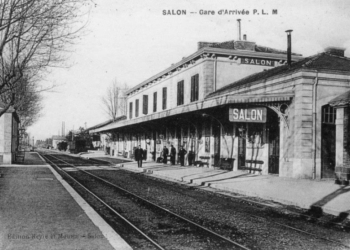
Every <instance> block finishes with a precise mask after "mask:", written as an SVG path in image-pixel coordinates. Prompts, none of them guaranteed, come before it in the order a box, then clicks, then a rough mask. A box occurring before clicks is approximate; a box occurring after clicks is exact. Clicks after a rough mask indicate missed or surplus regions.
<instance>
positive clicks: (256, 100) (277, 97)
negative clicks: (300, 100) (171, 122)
mask: <svg viewBox="0 0 350 250" xmlns="http://www.w3.org/2000/svg"><path fill="white" fill-rule="evenodd" d="M293 97H294V93H293V92H284V93H274V94H263V95H232V94H226V95H221V96H216V97H214V98H210V99H205V100H203V101H199V102H194V103H190V104H187V105H181V106H180V107H176V108H173V109H171V110H165V111H163V112H158V113H155V114H150V115H147V116H143V117H139V118H134V119H129V120H123V121H118V122H114V123H111V124H108V125H106V126H103V127H100V128H97V129H92V130H90V131H89V132H90V133H97V132H106V131H110V130H113V129H117V128H121V127H126V126H129V125H135V124H140V123H143V122H147V121H153V120H157V119H162V118H166V117H170V116H175V115H180V114H185V113H190V112H195V111H201V110H205V109H209V108H214V107H218V106H222V105H227V104H233V105H234V104H237V105H242V104H249V105H254V104H256V105H264V104H267V103H274V102H286V101H287V102H289V101H290V100H291V99H292V98H293Z"/></svg>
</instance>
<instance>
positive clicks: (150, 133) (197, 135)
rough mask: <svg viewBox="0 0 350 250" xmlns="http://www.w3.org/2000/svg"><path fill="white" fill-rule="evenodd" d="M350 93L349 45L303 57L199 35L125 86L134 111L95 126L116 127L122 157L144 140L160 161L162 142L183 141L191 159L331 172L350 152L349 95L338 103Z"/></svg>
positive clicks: (313, 174) (281, 172) (287, 172)
mask: <svg viewBox="0 0 350 250" xmlns="http://www.w3.org/2000/svg"><path fill="white" fill-rule="evenodd" d="M288 51H289V52H290V49H288ZM348 90H350V59H349V58H346V57H345V56H344V49H342V48H335V47H329V48H327V49H325V51H324V52H322V53H319V54H316V55H314V56H311V57H307V58H303V57H302V56H301V55H298V54H293V53H287V52H286V51H279V50H275V49H272V48H269V47H263V46H259V45H257V44H256V43H255V42H251V41H247V40H246V39H243V40H240V39H239V40H237V41H228V42H223V43H207V42H199V43H198V50H197V51H196V52H195V53H193V54H192V55H190V56H188V57H186V58H184V59H183V60H181V61H180V62H178V63H176V64H174V65H172V66H171V67H169V68H167V69H165V70H164V71H162V72H160V73H158V74H157V75H155V76H153V77H151V78H149V79H147V80H145V81H143V82H142V83H140V84H138V85H137V86H135V87H133V88H132V89H130V90H129V91H128V92H127V96H126V98H127V116H126V117H124V118H123V119H119V120H118V121H117V122H112V123H110V124H108V125H106V126H103V127H99V128H96V129H92V130H90V133H93V134H94V133H101V134H109V135H110V136H111V137H112V138H113V139H112V141H111V143H110V147H111V148H113V152H114V155H115V156H124V157H127V158H132V157H133V149H134V147H136V146H137V145H141V147H142V148H143V149H145V150H146V152H147V155H146V158H147V160H153V161H156V159H157V158H158V157H160V156H161V152H162V149H163V147H164V146H166V147H168V148H170V146H171V145H173V146H174V147H175V148H176V150H177V152H178V151H179V147H180V146H184V148H185V149H186V151H187V155H186V164H188V165H197V166H203V167H209V168H221V169H228V170H233V171H239V170H242V171H249V172H251V173H257V174H263V175H267V174H274V175H278V176H281V177H292V178H310V179H311V178H315V179H320V178H333V177H334V172H335V168H336V165H337V164H338V165H339V164H343V163H344V159H345V158H346V157H347V158H346V159H347V161H349V159H350V156H349V155H350V154H348V151H347V150H348V148H347V143H348V141H350V140H348V139H347V137H346V136H345V134H346V133H347V127H348V125H347V124H349V122H348V115H347V114H348V113H349V108H348V106H349V103H350V101H348V102H347V103H346V104H344V103H341V104H339V102H336V101H337V99H336V98H337V97H339V95H341V94H344V93H345V92H347V91H348ZM349 96H350V94H349ZM340 98H341V97H340ZM334 99H335V100H334ZM348 99H349V98H348ZM332 101H333V102H332ZM340 137H342V138H343V139H342V140H338V138H340ZM345 144H346V146H344V145H345ZM343 158H344V159H343Z"/></svg>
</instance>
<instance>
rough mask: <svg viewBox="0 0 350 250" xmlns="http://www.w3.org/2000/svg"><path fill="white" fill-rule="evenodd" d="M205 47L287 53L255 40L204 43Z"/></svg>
mask: <svg viewBox="0 0 350 250" xmlns="http://www.w3.org/2000/svg"><path fill="white" fill-rule="evenodd" d="M202 44H203V45H202V46H203V47H211V48H221V49H231V50H245V49H249V50H252V51H256V52H264V53H274V54H287V51H285V50H278V49H274V48H270V47H265V46H261V45H257V44H255V43H254V42H249V41H245V40H243V41H234V40H231V41H226V42H221V43H205V42H204V43H202ZM292 55H298V56H301V54H297V53H292Z"/></svg>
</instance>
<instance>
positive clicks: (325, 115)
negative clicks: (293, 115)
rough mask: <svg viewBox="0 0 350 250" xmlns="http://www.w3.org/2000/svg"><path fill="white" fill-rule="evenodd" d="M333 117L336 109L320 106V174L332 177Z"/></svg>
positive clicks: (333, 166) (333, 157)
mask: <svg viewBox="0 0 350 250" xmlns="http://www.w3.org/2000/svg"><path fill="white" fill-rule="evenodd" d="M335 119H336V109H335V108H333V107H331V106H329V105H325V106H323V107H322V128H321V138H322V139H321V140H322V142H321V171H322V173H321V175H322V178H333V177H334V170H335V139H336V138H335Z"/></svg>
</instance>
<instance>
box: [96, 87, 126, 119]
mask: <svg viewBox="0 0 350 250" xmlns="http://www.w3.org/2000/svg"><path fill="white" fill-rule="evenodd" d="M128 89H129V88H128V86H127V84H124V85H123V86H122V84H120V83H118V81H117V80H114V81H113V82H112V84H111V85H110V86H109V87H108V89H107V91H106V95H105V96H104V97H102V103H103V106H104V109H105V112H106V113H107V115H108V117H109V118H110V119H112V120H113V121H115V120H116V118H117V117H119V116H122V115H125V114H126V97H125V91H126V90H128Z"/></svg>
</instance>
